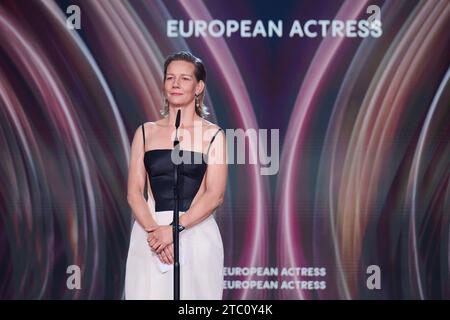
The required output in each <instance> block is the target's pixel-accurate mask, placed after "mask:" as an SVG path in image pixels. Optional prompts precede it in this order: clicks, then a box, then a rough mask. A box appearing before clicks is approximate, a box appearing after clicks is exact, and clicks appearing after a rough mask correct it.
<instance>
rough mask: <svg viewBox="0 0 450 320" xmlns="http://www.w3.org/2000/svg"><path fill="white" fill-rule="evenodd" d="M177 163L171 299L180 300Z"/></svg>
mask: <svg viewBox="0 0 450 320" xmlns="http://www.w3.org/2000/svg"><path fill="white" fill-rule="evenodd" d="M180 116H181V110H180V109H178V111H177V118H176V120H175V140H174V142H173V147H174V152H177V154H178V156H180V141H179V140H178V127H179V126H180ZM179 167H180V165H179V163H178V161H177V163H174V167H173V168H174V170H173V177H174V185H173V195H174V200H175V201H174V210H173V220H172V222H173V225H172V230H173V251H174V252H173V255H174V265H173V300H180V262H179V258H180V242H179V240H180V238H179V232H178V224H179V222H178V218H179V216H178V215H179V209H180V207H179V204H180V197H179V192H178V191H179V188H178V185H179V183H178V173H179Z"/></svg>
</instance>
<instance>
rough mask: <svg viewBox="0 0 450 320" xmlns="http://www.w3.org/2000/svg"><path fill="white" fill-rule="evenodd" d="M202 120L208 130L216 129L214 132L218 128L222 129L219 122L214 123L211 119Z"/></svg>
mask: <svg viewBox="0 0 450 320" xmlns="http://www.w3.org/2000/svg"><path fill="white" fill-rule="evenodd" d="M202 121H203V125H204V126H205V127H206V129H207V130H214V132H216V131H217V130H219V129H221V128H220V127H219V126H218V125H217V124H215V123H212V122H211V121H208V120H205V119H203V120H202Z"/></svg>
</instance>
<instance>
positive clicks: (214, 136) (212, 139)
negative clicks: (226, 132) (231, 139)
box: [206, 128, 223, 154]
mask: <svg viewBox="0 0 450 320" xmlns="http://www.w3.org/2000/svg"><path fill="white" fill-rule="evenodd" d="M220 130H222V128H219V129H218V130H217V131H216V133H215V134H214V135H213V137H212V138H211V141H210V142H209V146H208V151H207V152H206V154H209V149H210V148H211V144H212V143H213V141H214V139H215V138H216V136H217V134H218V133H219V131H220ZM222 131H223V130H222Z"/></svg>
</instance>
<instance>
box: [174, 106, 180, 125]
mask: <svg viewBox="0 0 450 320" xmlns="http://www.w3.org/2000/svg"><path fill="white" fill-rule="evenodd" d="M180 117H181V109H178V111H177V119H176V120H175V128H176V129H178V128H179V126H180Z"/></svg>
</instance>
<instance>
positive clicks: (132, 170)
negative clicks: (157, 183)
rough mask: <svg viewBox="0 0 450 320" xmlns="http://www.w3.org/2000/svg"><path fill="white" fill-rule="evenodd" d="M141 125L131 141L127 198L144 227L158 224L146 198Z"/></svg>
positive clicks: (147, 227)
mask: <svg viewBox="0 0 450 320" xmlns="http://www.w3.org/2000/svg"><path fill="white" fill-rule="evenodd" d="M141 130H142V128H141V127H140V126H139V127H138V128H137V129H136V132H135V133H134V138H133V142H132V143H131V156H130V165H129V168H128V191H127V200H128V204H129V205H130V207H131V209H132V211H133V214H134V216H135V218H136V220H137V221H138V223H139V224H140V225H141V226H142V227H143V228H144V229H146V230H147V229H150V228H151V227H153V226H155V225H157V223H156V221H155V220H154V219H153V217H152V215H151V213H150V211H149V209H148V206H147V203H146V202H145V198H144V185H145V179H147V174H146V171H145V166H144V139H143V136H142V131H141Z"/></svg>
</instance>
